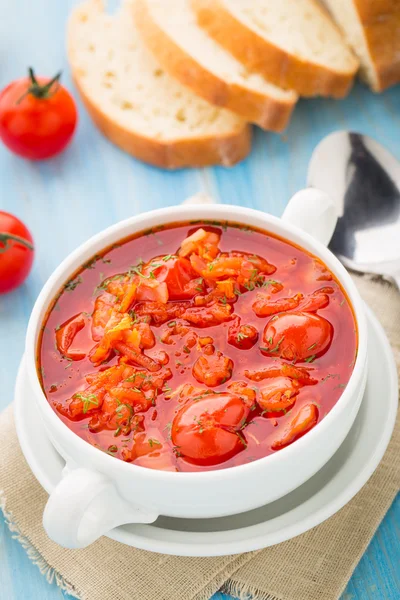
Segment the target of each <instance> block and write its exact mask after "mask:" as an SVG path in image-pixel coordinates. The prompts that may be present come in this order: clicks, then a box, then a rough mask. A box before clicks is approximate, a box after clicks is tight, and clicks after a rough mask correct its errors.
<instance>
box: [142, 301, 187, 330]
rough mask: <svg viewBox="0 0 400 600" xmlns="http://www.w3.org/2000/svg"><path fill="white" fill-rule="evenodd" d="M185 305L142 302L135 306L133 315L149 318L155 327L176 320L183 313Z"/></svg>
mask: <svg viewBox="0 0 400 600" xmlns="http://www.w3.org/2000/svg"><path fill="white" fill-rule="evenodd" d="M185 310H186V304H185V303H183V302H182V303H179V302H177V303H176V304H162V303H161V302H143V303H142V304H137V305H136V306H135V313H136V314H137V315H139V316H149V317H150V318H151V319H152V320H153V321H154V323H155V324H156V325H161V324H162V323H166V322H167V321H171V320H172V319H176V318H178V317H180V316H182V314H183V313H184V312H185Z"/></svg>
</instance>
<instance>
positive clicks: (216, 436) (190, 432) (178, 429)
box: [171, 393, 250, 465]
mask: <svg viewBox="0 0 400 600" xmlns="http://www.w3.org/2000/svg"><path fill="white" fill-rule="evenodd" d="M249 410H250V409H249V408H248V406H247V405H246V404H245V403H244V402H243V400H242V399H241V398H239V397H238V396H235V395H233V394H227V393H223V394H209V395H206V396H204V397H203V398H200V399H195V400H193V401H192V402H190V401H189V402H188V403H187V404H185V405H184V406H183V407H182V408H181V409H180V410H179V411H178V413H177V414H176V416H175V418H174V420H173V422H172V428H171V439H172V443H173V444H174V445H175V447H176V449H177V454H178V456H184V457H185V458H186V459H187V460H190V461H192V462H194V463H196V464H199V465H201V464H203V465H213V464H218V463H220V462H223V461H225V460H227V459H228V458H230V457H232V456H234V455H235V454H237V453H238V452H240V451H241V450H243V449H244V448H245V445H246V442H245V439H244V437H243V434H241V432H240V430H241V428H242V427H243V426H244V425H245V423H246V420H247V417H248V415H249Z"/></svg>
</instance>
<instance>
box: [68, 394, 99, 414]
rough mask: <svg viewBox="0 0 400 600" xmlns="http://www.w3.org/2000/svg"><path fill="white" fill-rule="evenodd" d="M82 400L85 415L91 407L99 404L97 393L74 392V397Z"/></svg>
mask: <svg viewBox="0 0 400 600" xmlns="http://www.w3.org/2000/svg"><path fill="white" fill-rule="evenodd" d="M75 398H76V399H77V400H82V402H83V411H82V412H83V414H84V415H85V414H86V413H87V412H88V411H89V410H90V409H91V408H94V407H95V406H98V405H99V401H98V399H97V396H96V394H87V395H85V394H80V393H78V394H74V395H73V396H72V399H75Z"/></svg>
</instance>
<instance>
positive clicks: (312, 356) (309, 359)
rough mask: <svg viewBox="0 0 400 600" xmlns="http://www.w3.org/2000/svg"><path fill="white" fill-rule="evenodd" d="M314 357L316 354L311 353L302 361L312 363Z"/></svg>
mask: <svg viewBox="0 0 400 600" xmlns="http://www.w3.org/2000/svg"><path fill="white" fill-rule="evenodd" d="M316 357H317V355H316V354H312V355H311V356H309V357H308V358H306V359H305V361H304V362H306V363H312V362H314V360H315V359H316Z"/></svg>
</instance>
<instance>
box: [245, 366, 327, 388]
mask: <svg viewBox="0 0 400 600" xmlns="http://www.w3.org/2000/svg"><path fill="white" fill-rule="evenodd" d="M244 374H245V376H246V377H247V378H248V379H251V380H252V381H262V380H263V379H270V378H272V377H280V376H283V377H290V378H291V379H295V380H296V381H297V382H298V383H300V384H302V385H314V384H316V383H318V381H317V380H316V379H313V378H312V377H311V375H310V373H309V371H308V370H307V369H305V368H304V367H297V366H295V365H292V364H288V363H281V364H280V365H277V366H273V367H267V368H265V369H260V370H253V371H249V370H248V369H246V370H245V372H244Z"/></svg>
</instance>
